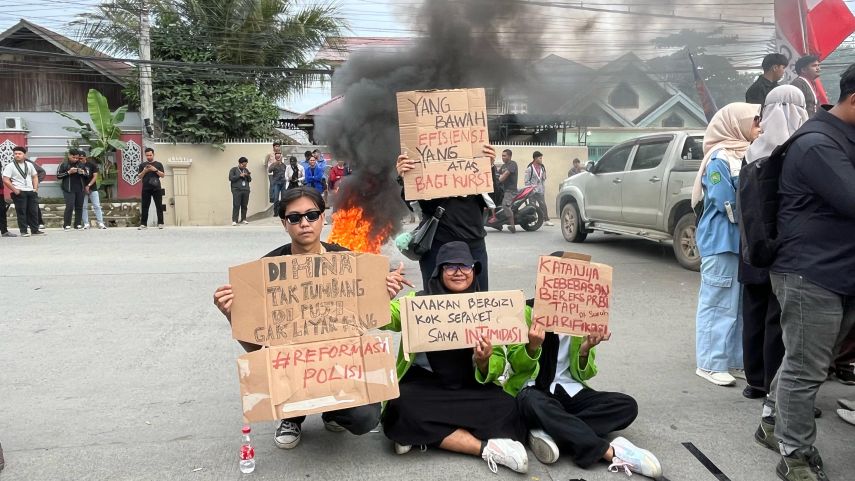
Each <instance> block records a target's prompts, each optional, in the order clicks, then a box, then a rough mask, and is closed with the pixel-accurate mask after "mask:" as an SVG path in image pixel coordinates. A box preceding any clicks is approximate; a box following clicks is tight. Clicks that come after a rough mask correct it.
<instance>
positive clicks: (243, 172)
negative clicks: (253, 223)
mask: <svg viewBox="0 0 855 481" xmlns="http://www.w3.org/2000/svg"><path fill="white" fill-rule="evenodd" d="M248 163H249V160H247V158H246V157H241V158H239V159H238V166H237V167H232V168H231V170H229V182H230V183H231V185H232V225H238V222H240V223H241V224H249V222H247V221H246V209H247V206H248V205H249V183H250V182H252V174H250V173H249V169H247V168H246V166H247V164H248ZM238 214H240V219H238Z"/></svg>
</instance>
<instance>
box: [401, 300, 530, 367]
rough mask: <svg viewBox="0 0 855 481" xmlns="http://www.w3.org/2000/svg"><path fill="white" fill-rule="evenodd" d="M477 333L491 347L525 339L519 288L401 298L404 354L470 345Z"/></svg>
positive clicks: (524, 341) (523, 312) (523, 301)
mask: <svg viewBox="0 0 855 481" xmlns="http://www.w3.org/2000/svg"><path fill="white" fill-rule="evenodd" d="M479 336H483V337H486V338H488V339H490V341H491V342H492V343H493V345H494V346H498V345H507V344H525V343H527V342H528V325H527V324H526V322H525V297H524V296H523V293H522V291H497V292H476V293H472V294H451V295H445V296H418V297H405V298H403V299H401V342H402V343H403V347H404V353H405V355H406V354H408V353H413V352H430V351H447V350H451V349H461V348H466V347H474V346H475V343H476V342H477V340H478V337H479Z"/></svg>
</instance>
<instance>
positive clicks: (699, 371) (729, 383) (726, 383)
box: [695, 368, 736, 386]
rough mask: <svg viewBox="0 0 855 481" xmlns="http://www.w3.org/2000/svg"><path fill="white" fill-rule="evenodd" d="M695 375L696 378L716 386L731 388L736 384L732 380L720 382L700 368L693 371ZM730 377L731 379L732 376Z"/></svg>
mask: <svg viewBox="0 0 855 481" xmlns="http://www.w3.org/2000/svg"><path fill="white" fill-rule="evenodd" d="M695 374H697V375H698V376H700V377H702V378H703V379H705V380H707V381H709V382H711V383H713V384H715V385H716V386H733V384H734V383H735V382H736V380H734V379H731V380H728V381H720V380H718V379H715V378H714V377H712V375H711V373H708V372H706V371H704V370H703V369H701V368H697V369H695ZM731 377H733V376H731Z"/></svg>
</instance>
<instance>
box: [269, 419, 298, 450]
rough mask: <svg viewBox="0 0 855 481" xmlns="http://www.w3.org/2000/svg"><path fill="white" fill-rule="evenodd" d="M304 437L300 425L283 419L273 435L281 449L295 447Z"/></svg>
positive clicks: (274, 440)
mask: <svg viewBox="0 0 855 481" xmlns="http://www.w3.org/2000/svg"><path fill="white" fill-rule="evenodd" d="M302 437H303V430H302V429H301V428H300V425H299V424H297V423H295V422H292V421H288V420H286V419H283V420H282V422H280V423H279V427H278V428H276V433H275V434H274V435H273V442H274V443H275V444H276V447H278V448H280V449H294V448H296V447H297V445H298V444H300V439H301V438H302Z"/></svg>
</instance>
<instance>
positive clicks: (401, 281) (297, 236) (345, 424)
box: [214, 187, 412, 449]
mask: <svg viewBox="0 0 855 481" xmlns="http://www.w3.org/2000/svg"><path fill="white" fill-rule="evenodd" d="M280 203H281V209H280V210H279V218H280V219H282V226H283V227H285V230H286V231H287V232H288V235H289V236H290V237H291V243H289V244H285V245H283V246H281V247H278V248H276V249H274V250H272V251H270V252H269V253H267V254H266V255H265V256H264V257H278V256H290V255H299V254H325V253H327V252H341V251H346V250H347V249H345V248H344V247H342V246H340V245H337V244H327V243H326V242H321V229H322V228H323V225H324V219H323V217H324V208H325V207H326V206H325V205H324V199H323V198H322V197H321V194H320V192H318V191H316V190H315V189H312V188H310V187H297V188H295V189H290V190H286V191H285V192H283V193H282V200H281V202H280ZM403 267H404V265H403V263H402V264H401V265H400V267H398V269H397V270H395V271H392V272H390V273H389V274H388V275H387V276H386V289H387V291H388V293H389V298H390V299H391V298H394V297H395V296H396V295H398V292H400V291H401V289H403V287H404V285H408V286H411V287H412V284H410V282H409V281H408V280H407V279H406V278H405V277H404V276H403V275H402V273H401V270H402V269H403ZM234 298H235V295H234V291H233V290H232V286H231V285H230V284H226V285H224V286H220V287H218V288H217V290H216V291H215V292H214V305H216V306H217V309H219V310H220V312H221V313H222V314H223V315H224V316H225V317H226V319H227V320H228V321H229V324H231V322H232V321H231V319H232V303H233V302H234ZM238 342H239V343H240V345H241V346H242V347H243V348H244V350H246V352H252V351H257V350H259V349H261V347H262V346H260V345H258V344H252V343H248V342H243V341H238ZM305 419H306V417H305V416H300V417H297V418H290V419H283V420H281V421H280V422H279V425H278V426H277V427H276V431H275V433H274V435H273V442H274V444H276V446H277V447H279V448H281V449H293V448H296V447H297V445H298V444H300V440H301V439H302V437H303V430H302V424H303V421H304V420H305ZM321 419H323V421H324V427H325V428H326V429H327V431H331V432H341V431H350V432H351V433H353V434H356V435H361V434H365V433H368V432H369V431H371V430H372V429H374V428H375V427H376V426H377V423H378V422H379V421H380V404H379V403H376V404H368V405H365V406H357V407H353V408H348V409H341V410H338V411H328V412H325V413H323V414H322V415H321Z"/></svg>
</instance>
